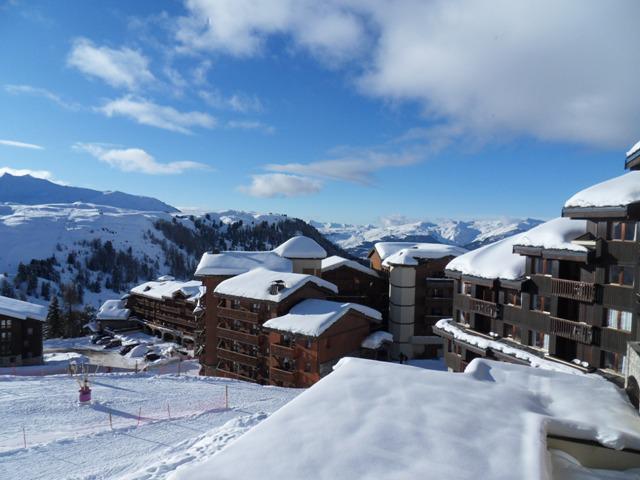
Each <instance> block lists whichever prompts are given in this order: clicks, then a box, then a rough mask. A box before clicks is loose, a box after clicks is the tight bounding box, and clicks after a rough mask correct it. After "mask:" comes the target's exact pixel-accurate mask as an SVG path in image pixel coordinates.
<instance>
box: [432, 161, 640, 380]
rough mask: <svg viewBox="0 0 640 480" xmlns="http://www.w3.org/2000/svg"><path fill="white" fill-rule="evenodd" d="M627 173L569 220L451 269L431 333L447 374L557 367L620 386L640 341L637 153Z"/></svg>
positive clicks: (570, 207) (592, 195) (574, 207)
mask: <svg viewBox="0 0 640 480" xmlns="http://www.w3.org/2000/svg"><path fill="white" fill-rule="evenodd" d="M626 166H627V168H630V169H631V171H630V172H628V173H627V174H625V175H622V176H621V177H617V178H614V179H612V180H608V181H606V182H603V183H600V184H597V185H594V186H592V187H589V188H587V189H585V190H583V191H581V192H579V193H577V194H576V195H574V196H573V197H572V198H570V199H569V200H568V201H567V202H566V204H565V206H564V209H563V212H562V213H563V217H565V218H558V219H555V220H551V221H550V222H547V223H545V224H542V225H540V226H538V227H535V228H533V229H532V230H530V231H529V232H525V233H522V234H519V235H516V236H514V237H510V238H507V239H504V240H502V241H500V242H497V243H495V244H492V245H488V246H485V247H482V248H480V249H478V250H475V251H473V252H470V253H468V254H466V255H464V256H461V257H458V258H457V259H455V260H454V261H452V262H451V263H450V264H449V265H448V266H447V276H449V277H450V278H453V279H454V282H455V288H456V294H455V298H454V315H453V322H446V321H443V322H439V324H438V325H439V327H438V328H436V333H437V334H439V335H441V336H442V337H444V338H445V339H446V341H447V349H446V353H445V359H446V363H447V365H448V367H449V368H450V369H452V370H454V371H462V370H464V367H465V366H466V364H467V363H468V362H469V361H470V360H471V359H473V358H475V357H476V356H489V357H493V358H498V359H501V360H505V361H510V362H515V363H533V364H535V363H536V362H538V361H553V362H555V363H557V364H559V365H561V366H562V367H572V368H577V369H582V370H584V371H592V370H598V371H599V372H600V373H602V374H604V375H605V376H608V377H609V378H611V379H613V380H614V381H616V382H618V383H622V380H623V376H624V374H625V370H626V363H627V362H626V356H625V354H626V352H627V344H628V342H630V341H633V340H638V339H640V325H639V320H638V298H639V296H638V295H639V291H638V285H639V283H640V271H639V263H640V250H639V243H638V240H640V232H638V221H639V220H640V171H637V170H636V169H638V168H640V152H639V151H636V152H634V153H633V154H632V155H630V156H629V158H628V159H627V163H626ZM505 347H508V348H505ZM505 352H507V353H505ZM538 359H543V360H538Z"/></svg>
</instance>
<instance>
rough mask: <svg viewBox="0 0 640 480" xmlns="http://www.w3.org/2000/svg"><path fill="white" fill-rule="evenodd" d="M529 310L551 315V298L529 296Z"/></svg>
mask: <svg viewBox="0 0 640 480" xmlns="http://www.w3.org/2000/svg"><path fill="white" fill-rule="evenodd" d="M531 310H537V311H539V312H545V313H551V298H549V297H546V296H544V295H537V294H534V295H531Z"/></svg>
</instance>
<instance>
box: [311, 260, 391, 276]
mask: <svg viewBox="0 0 640 480" xmlns="http://www.w3.org/2000/svg"><path fill="white" fill-rule="evenodd" d="M345 266H346V267H349V268H351V269H353V270H357V271H359V272H362V273H366V274H367V275H371V276H373V277H379V276H380V274H379V273H378V272H376V271H375V270H374V269H372V268H369V267H365V266H364V265H362V264H361V263H359V262H356V261H355V260H349V259H348V258H344V257H340V256H338V255H332V256H331V257H328V258H325V259H324V260H322V267H321V268H322V272H323V273H324V272H330V271H332V270H336V269H338V268H341V267H345Z"/></svg>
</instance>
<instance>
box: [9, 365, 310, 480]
mask: <svg viewBox="0 0 640 480" xmlns="http://www.w3.org/2000/svg"><path fill="white" fill-rule="evenodd" d="M90 385H91V388H92V390H93V391H92V403H91V404H90V405H84V406H80V405H78V384H77V383H76V378H72V377H70V376H69V375H54V376H49V377H12V376H3V377H0V420H1V422H2V426H3V427H2V429H0V478H3V479H4V478H6V479H10V478H11V479H18V478H23V479H29V480H40V479H42V480H50V479H62V478H65V479H66V478H73V479H75V480H90V479H106V478H109V479H112V478H113V479H125V478H126V479H130V480H132V479H137V480H157V479H163V478H166V476H167V474H168V473H169V472H170V471H171V470H173V469H175V468H177V467H178V466H179V465H182V466H186V465H189V464H195V463H198V462H200V461H202V460H203V459H204V458H207V457H208V456H209V455H212V454H213V453H215V452H216V451H217V450H220V449H221V448H223V447H224V446H225V445H226V444H228V443H230V442H231V441H233V440H234V439H235V438H237V437H238V436H239V435H241V434H242V433H244V432H245V431H246V430H248V429H249V428H251V427H252V426H253V425H256V424H258V423H259V422H260V421H262V420H264V419H265V418H267V417H268V416H269V415H270V414H271V413H273V412H274V411H276V410H277V409H278V408H280V407H281V406H282V405H284V404H286V403H287V402H288V401H290V400H291V399H292V398H294V397H295V396H296V395H298V394H299V393H300V390H295V389H285V388H277V387H262V386H259V385H255V384H249V383H245V382H238V381H233V380H225V379H220V378H209V377H193V376H182V375H181V376H177V375H160V376H155V375H150V374H98V375H95V376H94V375H91V376H90ZM225 387H227V388H228V402H229V406H228V408H227V407H226V404H225ZM139 417H140V420H138V418H139ZM110 422H111V425H112V428H111V425H110ZM23 428H24V430H23ZM23 432H24V433H23ZM25 440H26V444H27V448H26V449H25V448H24V441H25Z"/></svg>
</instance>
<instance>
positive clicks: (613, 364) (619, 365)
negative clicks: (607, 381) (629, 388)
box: [601, 350, 627, 372]
mask: <svg viewBox="0 0 640 480" xmlns="http://www.w3.org/2000/svg"><path fill="white" fill-rule="evenodd" d="M626 360H627V359H626V356H625V355H622V354H621V353H615V352H607V351H604V350H603V351H602V363H601V365H602V368H608V369H610V370H615V371H616V372H623V371H624V367H625V363H626Z"/></svg>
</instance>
